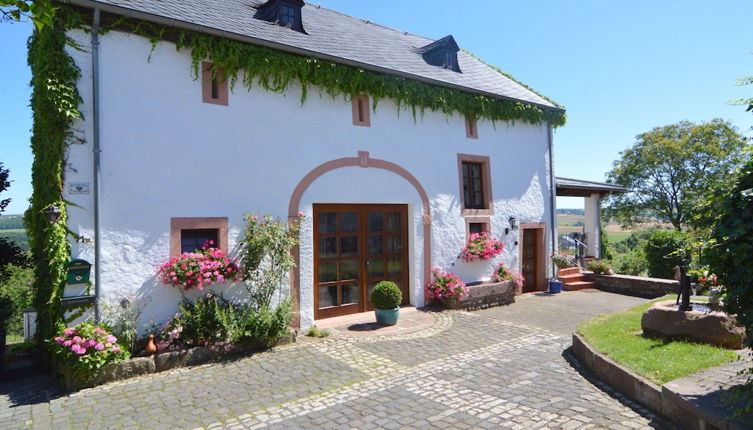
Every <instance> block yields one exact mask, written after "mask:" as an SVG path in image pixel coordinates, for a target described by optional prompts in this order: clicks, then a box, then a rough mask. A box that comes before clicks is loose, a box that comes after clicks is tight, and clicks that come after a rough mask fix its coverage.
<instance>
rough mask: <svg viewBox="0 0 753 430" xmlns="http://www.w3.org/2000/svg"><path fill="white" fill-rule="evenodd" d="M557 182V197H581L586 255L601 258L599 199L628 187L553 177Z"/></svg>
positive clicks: (622, 191) (621, 191)
mask: <svg viewBox="0 0 753 430" xmlns="http://www.w3.org/2000/svg"><path fill="white" fill-rule="evenodd" d="M554 179H555V182H556V184H557V197H583V198H584V199H585V203H584V205H583V208H584V211H583V214H584V219H583V231H584V232H585V233H586V239H585V245H586V255H587V256H588V257H595V258H601V249H600V247H599V243H600V242H601V229H599V226H600V225H601V200H602V198H604V197H605V196H608V195H609V194H612V193H624V192H627V191H628V189H627V188H625V187H623V186H620V185H615V184H607V183H604V182H592V181H583V180H580V179H570V178H554Z"/></svg>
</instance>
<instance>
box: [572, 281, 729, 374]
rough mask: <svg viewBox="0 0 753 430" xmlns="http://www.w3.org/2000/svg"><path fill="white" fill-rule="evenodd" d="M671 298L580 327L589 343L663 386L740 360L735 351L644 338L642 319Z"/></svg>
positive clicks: (580, 331) (600, 318)
mask: <svg viewBox="0 0 753 430" xmlns="http://www.w3.org/2000/svg"><path fill="white" fill-rule="evenodd" d="M674 297H675V296H673V295H668V296H664V297H662V298H659V299H656V300H652V301H651V302H649V303H646V304H643V305H640V306H636V307H634V308H631V309H628V310H626V311H623V312H619V313H616V314H612V315H602V316H598V317H596V318H594V319H592V320H588V321H585V322H583V323H581V324H580V325H579V326H578V333H580V334H581V335H582V336H583V337H584V338H585V339H586V341H587V342H588V343H590V344H591V345H592V346H593V347H594V348H596V349H597V350H598V351H599V352H601V353H603V354H606V355H608V356H609V357H610V358H611V359H613V360H614V361H616V362H618V363H620V364H622V365H623V366H625V367H627V368H629V369H630V370H632V371H634V372H636V373H638V374H639V375H641V376H643V377H645V378H647V379H649V380H651V381H653V382H655V383H657V384H659V385H661V384H664V383H666V382H669V381H672V380H675V379H677V378H682V377H683V376H687V375H690V374H693V373H695V372H698V371H699V370H702V369H706V368H709V367H713V366H718V365H720V364H724V363H728V362H730V361H733V360H735V359H736V358H737V354H736V353H735V352H733V351H730V350H727V349H724V348H719V347H717V346H713V345H707V344H701V343H692V342H686V341H677V340H673V341H667V340H665V339H652V338H649V337H644V336H642V335H641V316H642V315H643V313H644V312H645V311H646V310H647V309H648V308H649V307H651V305H652V304H653V303H655V302H657V301H660V300H671V299H673V298H674Z"/></svg>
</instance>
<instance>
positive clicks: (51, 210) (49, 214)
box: [42, 205, 62, 224]
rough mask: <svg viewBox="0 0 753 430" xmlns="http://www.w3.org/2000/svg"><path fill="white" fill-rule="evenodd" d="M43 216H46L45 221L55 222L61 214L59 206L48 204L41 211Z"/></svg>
mask: <svg viewBox="0 0 753 430" xmlns="http://www.w3.org/2000/svg"><path fill="white" fill-rule="evenodd" d="M42 213H43V214H44V216H45V217H46V218H47V222H49V223H50V224H55V223H56V222H58V220H59V219H60V215H62V212H60V208H59V207H57V205H52V206H48V207H47V208H46V209H45V210H43V211H42Z"/></svg>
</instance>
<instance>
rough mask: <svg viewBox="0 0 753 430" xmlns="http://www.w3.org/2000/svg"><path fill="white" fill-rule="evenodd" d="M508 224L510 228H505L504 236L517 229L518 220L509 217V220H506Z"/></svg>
mask: <svg viewBox="0 0 753 430" xmlns="http://www.w3.org/2000/svg"><path fill="white" fill-rule="evenodd" d="M507 222H508V223H510V227H507V228H505V234H510V231H515V230H517V229H518V220H517V219H515V217H514V216H511V217H510V219H508V220H507Z"/></svg>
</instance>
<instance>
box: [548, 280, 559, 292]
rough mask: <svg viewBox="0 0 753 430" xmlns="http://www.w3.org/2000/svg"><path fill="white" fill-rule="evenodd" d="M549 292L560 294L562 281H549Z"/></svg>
mask: <svg viewBox="0 0 753 430" xmlns="http://www.w3.org/2000/svg"><path fill="white" fill-rule="evenodd" d="M549 292H550V293H551V294H557V293H561V292H562V281H549Z"/></svg>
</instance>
